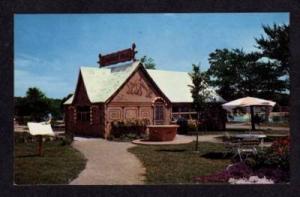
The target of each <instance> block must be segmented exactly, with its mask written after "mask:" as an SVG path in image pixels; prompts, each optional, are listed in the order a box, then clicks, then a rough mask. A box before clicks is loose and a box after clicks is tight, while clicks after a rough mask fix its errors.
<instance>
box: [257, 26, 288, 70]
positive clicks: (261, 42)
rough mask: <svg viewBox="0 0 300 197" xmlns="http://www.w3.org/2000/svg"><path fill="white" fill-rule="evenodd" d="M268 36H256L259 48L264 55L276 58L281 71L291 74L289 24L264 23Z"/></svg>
mask: <svg viewBox="0 0 300 197" xmlns="http://www.w3.org/2000/svg"><path fill="white" fill-rule="evenodd" d="M262 27H263V30H264V32H265V34H266V36H263V35H261V36H260V38H255V41H256V43H257V46H256V47H257V48H258V49H260V50H261V55H262V57H266V58H269V59H272V60H276V61H277V62H276V63H277V66H278V69H279V71H281V72H285V73H286V74H289V72H290V67H289V57H290V52H289V26H288V25H285V24H283V25H276V24H273V26H269V25H263V26H262Z"/></svg>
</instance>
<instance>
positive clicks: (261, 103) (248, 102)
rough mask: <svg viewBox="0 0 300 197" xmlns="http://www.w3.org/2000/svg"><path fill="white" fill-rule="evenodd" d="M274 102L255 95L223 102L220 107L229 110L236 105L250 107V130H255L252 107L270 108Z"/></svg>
mask: <svg viewBox="0 0 300 197" xmlns="http://www.w3.org/2000/svg"><path fill="white" fill-rule="evenodd" d="M275 104H276V102H274V101H270V100H264V99H260V98H255V97H244V98H240V99H237V100H233V101H230V102H228V103H225V104H223V105H222V107H223V108H224V109H225V110H227V111H230V112H232V110H233V109H234V108H237V107H246V108H250V113H251V126H252V130H255V124H254V107H270V108H271V109H272V108H273V107H274V105H275Z"/></svg>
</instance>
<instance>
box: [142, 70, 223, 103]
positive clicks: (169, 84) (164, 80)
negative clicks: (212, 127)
mask: <svg viewBox="0 0 300 197" xmlns="http://www.w3.org/2000/svg"><path fill="white" fill-rule="evenodd" d="M147 72H148V73H149V75H150V76H151V78H152V79H153V80H154V81H155V83H156V84H157V86H158V87H159V88H160V89H161V91H162V92H163V93H164V94H165V95H166V96H167V97H168V98H169V99H170V101H171V102H172V103H185V102H188V103H190V102H193V98H192V94H191V89H190V87H189V85H192V84H193V83H192V80H191V78H190V76H189V74H188V73H187V72H178V71H164V70H150V69H147ZM208 90H209V91H210V94H211V97H210V99H209V100H208V102H209V101H212V99H215V100H216V102H220V103H224V102H226V101H225V100H224V99H223V98H222V97H221V96H219V95H218V94H217V93H216V92H215V90H214V89H213V88H211V87H208Z"/></svg>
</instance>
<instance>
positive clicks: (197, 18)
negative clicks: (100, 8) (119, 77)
mask: <svg viewBox="0 0 300 197" xmlns="http://www.w3.org/2000/svg"><path fill="white" fill-rule="evenodd" d="M14 20H15V21H14V71H15V72H14V78H15V92H14V93H15V96H25V94H26V91H27V89H28V88H29V87H38V88H39V89H40V90H42V91H43V92H44V93H45V94H46V96H48V97H51V98H63V97H65V96H66V95H68V94H69V93H73V92H74V90H75V86H76V82H77V78H78V74H79V69H80V67H81V66H90V67H98V64H97V61H98V55H99V53H101V54H107V53H111V52H114V51H118V50H122V49H126V48H130V47H131V45H132V43H133V42H134V43H135V44H136V46H137V48H136V50H137V51H138V53H137V54H136V57H137V58H141V57H142V56H144V55H146V56H147V57H151V58H152V59H154V62H155V64H156V68H157V69H160V70H174V71H184V72H190V71H191V69H192V64H199V63H200V64H201V69H202V70H207V69H208V68H209V63H208V57H209V54H210V53H211V52H213V51H215V50H216V49H223V48H229V49H231V48H239V49H243V50H244V51H246V52H249V51H253V50H257V49H256V48H255V39H254V38H257V37H260V36H261V35H264V32H263V30H262V25H272V24H274V23H276V24H289V14H288V13H218V14H217V13H211V14H204V13H198V14H175V13H161V14H16V15H15V18H14Z"/></svg>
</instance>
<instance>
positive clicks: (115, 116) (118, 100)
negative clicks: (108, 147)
mask: <svg viewBox="0 0 300 197" xmlns="http://www.w3.org/2000/svg"><path fill="white" fill-rule="evenodd" d="M157 98H162V95H160V94H159V92H158V91H157V90H156V89H155V88H154V87H153V85H152V84H151V83H150V82H149V81H148V80H147V78H146V76H145V74H144V73H143V72H142V71H141V70H138V71H137V72H136V73H135V74H134V75H133V76H132V77H131V78H130V79H129V80H128V81H127V83H126V84H125V86H123V88H121V90H120V91H118V92H117V93H116V94H115V95H114V97H113V98H112V100H111V101H110V102H108V103H107V105H106V110H105V123H106V127H105V128H106V129H105V130H106V136H108V135H109V133H110V129H111V123H112V122H113V121H126V120H129V119H148V120H149V121H150V124H153V123H154V122H153V120H154V101H155V99H157ZM164 117H165V120H164V124H170V118H171V105H170V103H166V104H165V108H164Z"/></svg>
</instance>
